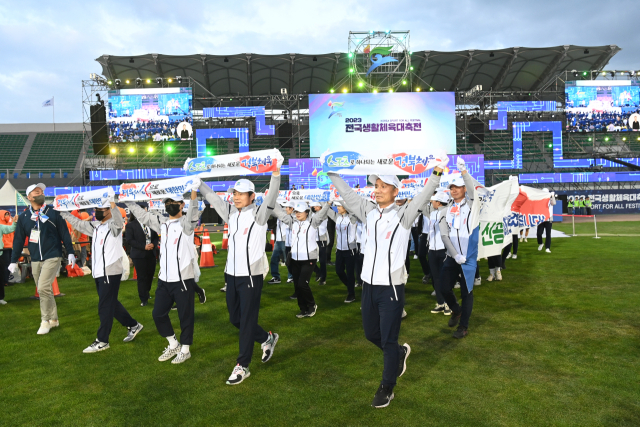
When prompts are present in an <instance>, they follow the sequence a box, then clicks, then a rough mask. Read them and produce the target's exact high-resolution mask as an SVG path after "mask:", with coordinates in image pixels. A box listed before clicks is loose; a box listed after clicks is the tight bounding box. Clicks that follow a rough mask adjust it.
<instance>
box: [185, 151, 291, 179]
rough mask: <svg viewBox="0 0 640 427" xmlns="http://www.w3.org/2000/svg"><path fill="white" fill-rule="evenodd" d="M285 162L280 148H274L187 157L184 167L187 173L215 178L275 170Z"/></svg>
mask: <svg viewBox="0 0 640 427" xmlns="http://www.w3.org/2000/svg"><path fill="white" fill-rule="evenodd" d="M283 162H284V157H282V154H280V150H278V149H277V148H273V149H270V150H260V151H249V152H246V153H235V154H223V155H220V156H207V157H197V158H195V159H187V161H186V162H185V163H184V166H183V169H184V170H185V171H186V172H187V175H198V176H200V177H201V178H213V177H220V176H237V175H255V174H259V173H265V172H273V171H275V170H277V169H278V168H279V167H280V166H282V163H283Z"/></svg>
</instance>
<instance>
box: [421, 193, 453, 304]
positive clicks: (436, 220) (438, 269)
mask: <svg viewBox="0 0 640 427" xmlns="http://www.w3.org/2000/svg"><path fill="white" fill-rule="evenodd" d="M448 204H449V195H448V194H447V193H445V192H444V191H436V193H435V194H434V195H433V196H431V207H432V208H431V213H430V214H429V219H425V224H428V229H427V233H428V236H429V237H428V240H429V267H430V271H431V280H433V289H434V292H435V293H436V306H435V308H433V309H432V310H431V312H432V313H434V314H438V313H444V315H445V316H450V315H451V309H450V308H449V306H448V305H447V303H446V302H445V300H444V297H443V296H442V288H443V281H442V279H443V277H442V268H443V267H444V260H445V258H446V257H447V251H446V248H445V246H444V243H443V242H442V237H441V236H440V223H441V222H443V221H445V219H446V207H447V205H448Z"/></svg>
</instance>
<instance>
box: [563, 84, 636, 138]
mask: <svg viewBox="0 0 640 427" xmlns="http://www.w3.org/2000/svg"><path fill="white" fill-rule="evenodd" d="M565 100H566V108H565V111H566V115H567V130H568V131H569V132H628V131H635V132H638V131H640V85H639V82H638V81H635V80H633V81H632V80H610V81H606V80H584V81H576V82H567V83H566V85H565Z"/></svg>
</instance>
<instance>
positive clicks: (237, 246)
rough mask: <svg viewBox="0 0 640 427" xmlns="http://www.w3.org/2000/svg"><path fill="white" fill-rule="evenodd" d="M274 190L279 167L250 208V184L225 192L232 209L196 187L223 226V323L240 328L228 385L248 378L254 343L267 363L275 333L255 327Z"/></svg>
mask: <svg viewBox="0 0 640 427" xmlns="http://www.w3.org/2000/svg"><path fill="white" fill-rule="evenodd" d="M279 188H280V169H278V170H277V171H275V172H273V174H272V175H271V182H270V184H269V190H268V191H267V193H266V196H265V197H264V201H263V202H262V204H261V205H260V207H256V205H255V203H254V200H255V197H256V194H255V191H256V190H255V186H254V185H253V183H252V182H251V181H249V180H248V179H240V180H238V181H237V182H236V183H235V185H234V186H233V187H231V188H229V190H228V192H230V193H232V194H233V205H229V204H227V203H225V202H223V201H222V199H221V198H220V197H219V196H218V195H217V194H216V193H214V192H213V190H212V189H211V188H209V186H208V185H207V184H206V183H204V182H203V183H202V184H201V185H200V192H202V194H203V195H204V196H205V198H206V199H207V200H208V201H209V203H210V204H211V206H212V207H213V208H214V209H215V210H216V212H218V215H220V218H222V220H223V221H224V222H226V223H228V224H229V249H228V251H227V264H226V266H225V270H224V278H225V283H226V284H227V293H226V298H227V310H228V311H229V320H230V321H231V324H233V326H235V327H236V328H238V329H239V330H240V353H239V355H238V358H237V362H236V363H237V364H236V366H235V367H234V368H233V371H232V372H231V375H230V376H229V379H228V380H227V384H228V385H236V384H240V383H241V382H242V381H244V379H245V378H247V377H249V375H250V372H249V364H250V363H251V356H252V355H253V343H254V342H257V343H259V344H260V346H261V347H262V363H265V362H268V361H269V359H271V356H273V351H274V348H275V346H276V344H277V342H278V334H275V333H272V332H266V331H265V330H264V329H263V328H262V327H261V326H260V325H258V314H259V312H260V295H261V294H262V285H263V280H264V275H266V274H267V273H268V269H269V263H268V261H267V255H266V253H265V245H266V242H267V220H268V219H269V216H270V215H271V212H272V211H273V209H274V207H275V206H276V200H277V199H278V190H279Z"/></svg>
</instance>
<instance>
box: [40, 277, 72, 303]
mask: <svg viewBox="0 0 640 427" xmlns="http://www.w3.org/2000/svg"><path fill="white" fill-rule="evenodd" d="M51 288H52V290H53V296H54V297H63V296H65V294H63V293H61V292H60V288H59V287H58V279H57V278H54V279H53V284H52V285H51ZM34 298H36V299H38V298H40V294H39V293H38V286H37V285H36V294H35V295H34Z"/></svg>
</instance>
